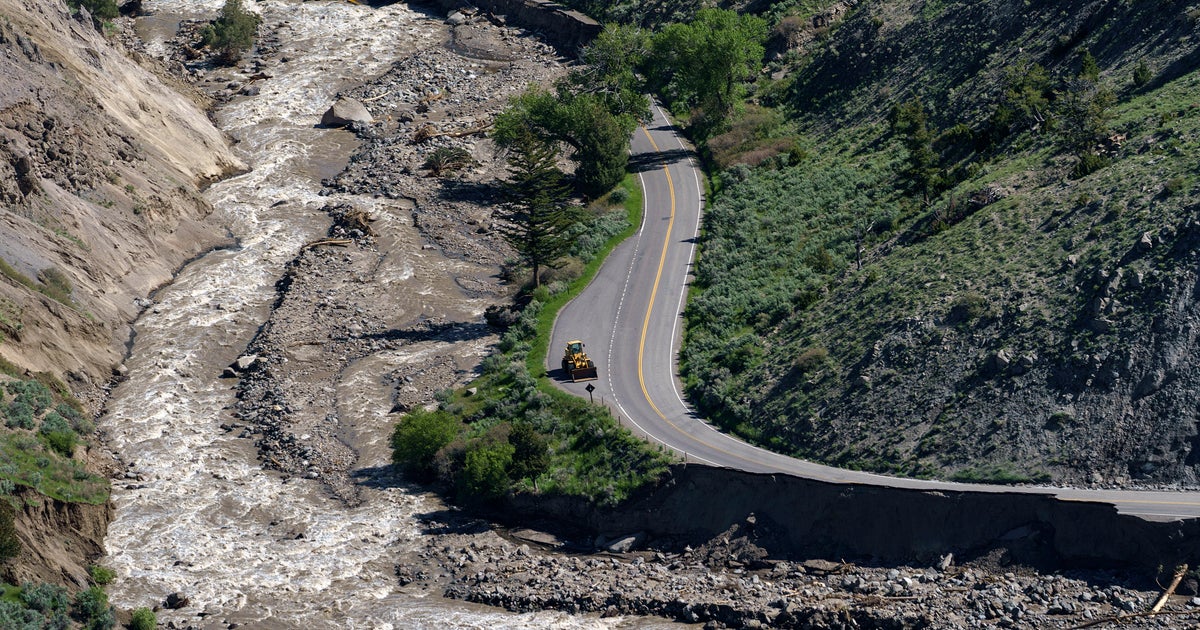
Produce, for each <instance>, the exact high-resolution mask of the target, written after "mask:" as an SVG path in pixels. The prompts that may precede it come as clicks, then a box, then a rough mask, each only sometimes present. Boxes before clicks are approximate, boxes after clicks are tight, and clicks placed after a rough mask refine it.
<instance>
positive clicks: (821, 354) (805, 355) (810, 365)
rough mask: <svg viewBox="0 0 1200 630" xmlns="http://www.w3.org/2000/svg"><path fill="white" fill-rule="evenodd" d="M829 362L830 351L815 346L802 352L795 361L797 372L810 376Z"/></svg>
mask: <svg viewBox="0 0 1200 630" xmlns="http://www.w3.org/2000/svg"><path fill="white" fill-rule="evenodd" d="M828 361H829V350H826V349H825V348H822V347H821V346H813V347H811V348H808V349H806V350H804V351H803V352H801V353H800V354H799V355H798V356H797V357H796V361H795V366H796V370H797V371H799V372H800V373H801V374H808V373H809V372H812V371H814V370H817V369H819V368H821V367H822V366H824V365H825V363H826V362H828Z"/></svg>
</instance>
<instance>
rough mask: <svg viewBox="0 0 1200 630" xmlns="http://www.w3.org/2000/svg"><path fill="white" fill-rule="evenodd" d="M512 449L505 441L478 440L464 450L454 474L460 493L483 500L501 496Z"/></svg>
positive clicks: (505, 484)
mask: <svg viewBox="0 0 1200 630" xmlns="http://www.w3.org/2000/svg"><path fill="white" fill-rule="evenodd" d="M513 450H514V449H513V446H512V445H511V444H508V443H499V444H478V445H476V446H475V447H474V448H472V449H470V450H468V451H467V455H466V458H465V459H464V460H463V468H462V471H461V472H460V473H459V477H458V488H459V493H460V496H462V497H463V498H466V499H477V500H485V501H488V500H493V499H498V498H500V497H501V496H504V493H505V492H507V491H508V487H509V479H508V468H509V464H510V463H511V462H512V457H513Z"/></svg>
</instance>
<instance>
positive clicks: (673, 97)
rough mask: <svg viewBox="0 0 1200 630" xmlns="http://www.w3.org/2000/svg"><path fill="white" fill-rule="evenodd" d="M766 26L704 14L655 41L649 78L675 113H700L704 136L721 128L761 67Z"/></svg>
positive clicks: (716, 12)
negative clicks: (745, 85) (697, 110)
mask: <svg viewBox="0 0 1200 630" xmlns="http://www.w3.org/2000/svg"><path fill="white" fill-rule="evenodd" d="M766 36H767V24H766V22H765V21H764V20H762V19H761V18H758V17H755V16H753V15H739V14H737V13H736V12H734V11H728V10H724V9H703V10H701V11H700V12H699V13H697V14H696V19H695V20H693V21H691V22H687V23H675V24H671V25H669V26H667V27H666V28H664V29H663V30H662V31H661V32H659V33H658V34H657V35H655V36H654V38H653V42H652V46H651V50H652V53H651V59H650V64H649V74H650V78H651V83H652V85H653V87H655V88H657V89H658V90H659V91H660V92H662V93H663V94H665V95H666V98H667V99H668V100H669V102H670V104H671V106H672V109H674V110H676V111H682V110H687V109H691V108H699V110H700V116H699V119H698V120H694V123H695V124H696V125H697V128H698V129H699V130H700V132H701V135H702V136H704V137H707V136H708V135H711V133H713V132H715V131H716V130H717V129H719V128H720V126H721V125H722V124H723V123H724V121H725V119H726V117H727V116H728V115H729V113H730V112H732V111H733V108H734V106H735V105H736V104H737V103H738V102H740V100H741V98H742V96H743V94H744V90H745V87H744V84H745V82H746V81H747V80H749V79H751V78H752V77H754V76H755V75H756V74H757V72H758V70H759V68H760V67H761V65H762V58H763V51H764V48H763V43H764V42H765V41H766Z"/></svg>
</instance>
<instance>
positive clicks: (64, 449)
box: [38, 411, 79, 457]
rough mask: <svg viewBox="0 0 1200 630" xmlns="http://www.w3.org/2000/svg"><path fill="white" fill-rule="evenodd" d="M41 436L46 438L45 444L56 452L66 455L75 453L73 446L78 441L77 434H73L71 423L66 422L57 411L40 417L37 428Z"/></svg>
mask: <svg viewBox="0 0 1200 630" xmlns="http://www.w3.org/2000/svg"><path fill="white" fill-rule="evenodd" d="M38 433H40V434H41V435H42V438H43V439H44V440H46V444H48V445H49V446H50V448H52V449H54V450H55V451H57V452H58V453H61V454H62V455H64V456H66V457H70V456H71V455H73V454H74V453H75V446H76V445H77V444H78V443H79V436H77V435H76V434H75V431H74V429H72V428H71V425H69V424H67V421H66V419H64V418H63V417H62V416H60V415H58V414H57V413H55V412H53V411H51V412H50V413H48V414H46V417H45V418H42V427H41V429H39V430H38Z"/></svg>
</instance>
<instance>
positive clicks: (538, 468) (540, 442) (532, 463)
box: [508, 422, 550, 479]
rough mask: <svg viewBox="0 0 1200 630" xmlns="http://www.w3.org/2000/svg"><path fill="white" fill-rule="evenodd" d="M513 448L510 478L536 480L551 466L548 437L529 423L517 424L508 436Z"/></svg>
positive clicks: (514, 424)
mask: <svg viewBox="0 0 1200 630" xmlns="http://www.w3.org/2000/svg"><path fill="white" fill-rule="evenodd" d="M508 443H509V444H511V445H512V447H513V454H512V463H511V464H510V466H509V470H508V472H509V476H510V477H512V478H513V479H536V478H537V477H538V475H540V474H542V473H543V472H545V471H546V469H547V468H549V466H550V445H549V440H547V439H546V436H544V435H542V434H541V433H538V431H537V429H534V428H533V425H532V424H530V423H528V422H515V423H513V425H512V431H510V432H509V434H508Z"/></svg>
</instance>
